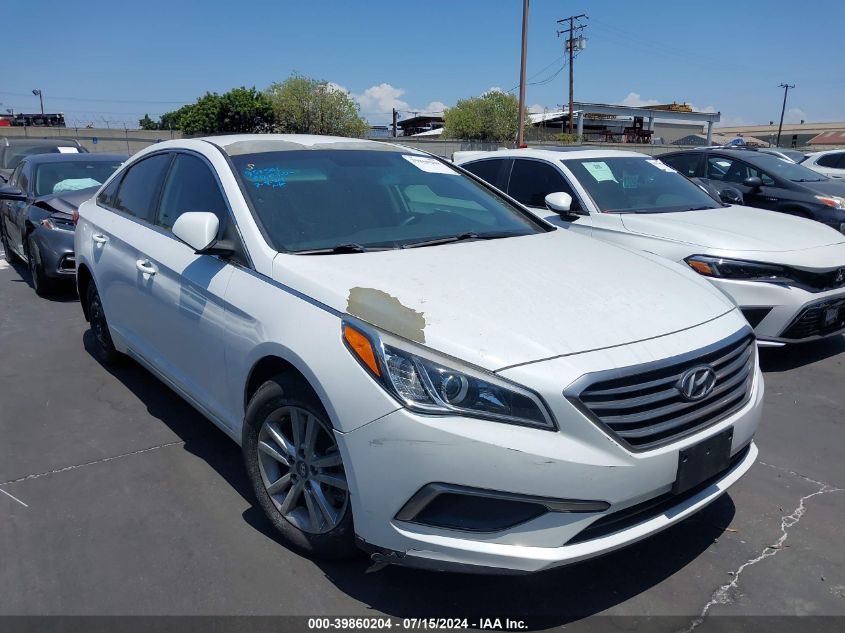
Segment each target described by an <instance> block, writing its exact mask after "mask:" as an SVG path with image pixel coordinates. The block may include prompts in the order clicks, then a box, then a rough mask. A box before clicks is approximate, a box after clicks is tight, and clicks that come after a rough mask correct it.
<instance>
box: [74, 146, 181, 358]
mask: <svg viewBox="0 0 845 633" xmlns="http://www.w3.org/2000/svg"><path fill="white" fill-rule="evenodd" d="M171 159H172V154H171V153H169V152H161V153H157V154H153V155H151V156H148V157H146V158H143V159H141V160H139V161H137V162H135V163H133V164H131V165H130V166H129V167H128V168H127V169H126V171H125V172H124V173H123V175H122V177H121V178H120V180H119V181H113V183H111V184H110V185H109V187H108V188H107V189H106V191H104V192H103V194H101V195H100V196H98V198H97V209H96V210H95V211H94V212H93V213H91V214H89V219H90V221H91V223H92V226H91V227H90V231H86V232H85V235H84V236H83V238H82V239H86V240H88V239H90V240H91V248H92V261H93V274H94V281H95V283H96V284H97V289H98V291H99V294H100V299H101V300H102V302H103V309H104V310H105V313H106V318H107V319H108V321H109V326H110V328H111V330H112V334H113V335H114V334H115V333H116V334H117V336H118V337H120V338H121V339H123V341H124V344H125V345H127V346H128V347H130V348H131V349H132V351H134V352H137V353H138V354H139V355H140V356H142V357H144V358H149V357H151V356H152V353H151V350H150V348H149V342H148V341H147V340H146V339H145V336H144V331H145V330H146V329H147V322H148V319H149V316H150V315H149V312H148V310H147V309H146V308H147V306H149V299H148V295H149V293H150V284H149V283H148V279H145V277H144V275H143V273H142V272H141V270H140V269H139V262H141V261H142V255H141V252H140V250H139V249H140V248H141V247H142V246H143V245H144V244H146V242H147V241H148V240H149V237H150V234H152V233H153V230H152V226H153V222H154V220H155V212H156V207H157V205H158V198H159V194H160V192H161V186H162V183H163V182H164V176H165V174H166V172H167V168H168V166H169V165H170V161H171ZM104 194H108V195H104Z"/></svg>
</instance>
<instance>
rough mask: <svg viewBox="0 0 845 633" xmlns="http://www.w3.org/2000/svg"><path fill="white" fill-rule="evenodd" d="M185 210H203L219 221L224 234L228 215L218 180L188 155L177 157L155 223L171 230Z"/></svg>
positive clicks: (221, 233) (204, 164)
mask: <svg viewBox="0 0 845 633" xmlns="http://www.w3.org/2000/svg"><path fill="white" fill-rule="evenodd" d="M188 211H206V212H209V213H213V214H214V215H216V216H217V218H218V219H219V220H220V232H219V235H223V232H224V230H225V228H226V225H227V223H228V219H229V212H228V209H227V207H226V202H225V200H224V199H223V194H222V193H220V186H219V185H218V184H217V179H216V178H215V177H214V174H213V173H212V172H211V169H210V168H209V167H208V165H206V163H205V161H203V160H202V159H200V158H197V157H196V156H191V155H190V154H177V155H176V158H174V159H173V167H172V168H171V169H170V173H169V175H168V177H167V182H166V183H165V185H164V190H163V191H162V194H161V204H160V205H159V212H158V219H157V220H156V224H158V225H159V226H162V227H164V228H166V229H171V228H173V223H174V222H176V219H177V218H178V217H179V216H180V215H182V214H183V213H186V212H188Z"/></svg>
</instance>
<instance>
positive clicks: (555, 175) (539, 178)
mask: <svg viewBox="0 0 845 633" xmlns="http://www.w3.org/2000/svg"><path fill="white" fill-rule="evenodd" d="M557 191H563V192H564V193H568V194H569V195H570V196H572V208H573V210H574V209H577V208H578V200H577V198H576V197H575V192H574V191H572V187H570V186H569V183H568V182H566V179H565V178H564V177H563V175H562V174H561V173H560V172H559V171H558V170H557V169H555V168H554V167H552V166H551V165H549V164H547V163H541V162H540V161H536V160H524V159H517V160H515V161H514V162H513V169H512V170H511V179H510V183H509V184H508V193H509V194H510V195H511V196H512V197H513V198H516V199H517V200H519V201H520V202H521V203H522V204H525V205H528V206H529V207H545V206H546V196H547V195H549V194H550V193H555V192H557Z"/></svg>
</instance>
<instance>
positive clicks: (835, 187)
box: [798, 178, 845, 197]
mask: <svg viewBox="0 0 845 633" xmlns="http://www.w3.org/2000/svg"><path fill="white" fill-rule="evenodd" d="M798 184H799V185H803V186H804V187H806V188H807V189H810V190H811V191H815V192H816V193H819V194H822V195H828V196H840V197H845V182H842V180H841V179H837V180H834V179H832V178H831V179H829V180H819V181H818V182H799V183H798Z"/></svg>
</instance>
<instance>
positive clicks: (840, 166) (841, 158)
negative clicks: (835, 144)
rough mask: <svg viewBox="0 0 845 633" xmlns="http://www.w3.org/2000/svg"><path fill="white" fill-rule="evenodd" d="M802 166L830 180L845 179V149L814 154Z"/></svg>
mask: <svg viewBox="0 0 845 633" xmlns="http://www.w3.org/2000/svg"><path fill="white" fill-rule="evenodd" d="M801 164H802V165H804V166H805V167H807V168H808V169H812V170H813V171H817V172H819V173H820V174H823V175H825V176H827V177H828V178H845V149H830V150H827V151H824V152H813V153H812V154H810V155H809V156H807V158H806V160H804V162H803V163H801Z"/></svg>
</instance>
